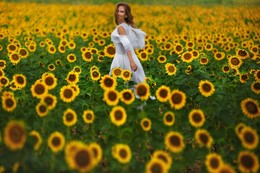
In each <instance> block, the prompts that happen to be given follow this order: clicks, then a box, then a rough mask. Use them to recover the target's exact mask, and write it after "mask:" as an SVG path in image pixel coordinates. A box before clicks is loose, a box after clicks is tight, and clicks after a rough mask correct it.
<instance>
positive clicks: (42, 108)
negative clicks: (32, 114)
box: [39, 105, 47, 113]
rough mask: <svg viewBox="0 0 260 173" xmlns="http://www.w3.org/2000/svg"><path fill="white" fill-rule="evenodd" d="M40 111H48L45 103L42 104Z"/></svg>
mask: <svg viewBox="0 0 260 173" xmlns="http://www.w3.org/2000/svg"><path fill="white" fill-rule="evenodd" d="M39 111H40V112H43V113H44V112H46V111H47V108H46V106H44V105H41V106H40V107H39Z"/></svg>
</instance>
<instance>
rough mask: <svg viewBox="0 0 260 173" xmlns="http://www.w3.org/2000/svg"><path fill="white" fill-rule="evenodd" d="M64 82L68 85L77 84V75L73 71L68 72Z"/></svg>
mask: <svg viewBox="0 0 260 173" xmlns="http://www.w3.org/2000/svg"><path fill="white" fill-rule="evenodd" d="M66 81H67V82H68V83H69V84H77V83H78V82H79V74H78V73H76V72H74V71H70V72H69V73H68V75H67V77H66Z"/></svg>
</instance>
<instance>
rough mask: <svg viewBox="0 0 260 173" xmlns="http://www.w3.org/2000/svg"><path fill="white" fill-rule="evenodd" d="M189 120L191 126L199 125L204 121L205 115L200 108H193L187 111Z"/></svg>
mask: <svg viewBox="0 0 260 173" xmlns="http://www.w3.org/2000/svg"><path fill="white" fill-rule="evenodd" d="M189 122H190V124H191V125H192V126H193V127H201V126H203V124H204V123H205V115H204V112H203V111H202V110H201V109H193V110H192V111H190V113H189Z"/></svg>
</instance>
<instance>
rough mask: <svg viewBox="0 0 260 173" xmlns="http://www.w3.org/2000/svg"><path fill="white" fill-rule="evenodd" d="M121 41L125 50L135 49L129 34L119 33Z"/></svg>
mask: <svg viewBox="0 0 260 173" xmlns="http://www.w3.org/2000/svg"><path fill="white" fill-rule="evenodd" d="M118 38H119V41H120V42H121V43H122V45H123V47H124V49H125V51H126V52H127V51H130V50H132V49H133V46H132V44H131V42H130V41H129V39H128V37H127V35H119V37H118Z"/></svg>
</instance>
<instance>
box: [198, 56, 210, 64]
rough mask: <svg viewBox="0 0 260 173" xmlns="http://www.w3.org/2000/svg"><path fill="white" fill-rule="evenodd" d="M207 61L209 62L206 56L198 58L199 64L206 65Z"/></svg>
mask: <svg viewBox="0 0 260 173" xmlns="http://www.w3.org/2000/svg"><path fill="white" fill-rule="evenodd" d="M208 62H209V60H208V58H206V57H201V58H200V64H201V65H206V64H208Z"/></svg>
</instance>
